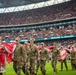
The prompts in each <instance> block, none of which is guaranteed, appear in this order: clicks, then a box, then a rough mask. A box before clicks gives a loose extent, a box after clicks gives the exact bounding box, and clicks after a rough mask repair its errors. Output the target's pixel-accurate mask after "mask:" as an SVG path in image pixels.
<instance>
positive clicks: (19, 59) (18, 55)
mask: <svg viewBox="0 0 76 75" xmlns="http://www.w3.org/2000/svg"><path fill="white" fill-rule="evenodd" d="M26 60H27V54H26V52H25V49H24V47H23V45H21V44H17V45H16V49H15V51H14V59H13V68H14V71H15V72H16V73H17V75H21V72H20V71H21V69H22V67H23V65H24V62H25V61H26Z"/></svg>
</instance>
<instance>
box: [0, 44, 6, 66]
mask: <svg viewBox="0 0 76 75" xmlns="http://www.w3.org/2000/svg"><path fill="white" fill-rule="evenodd" d="M5 58H6V57H5V53H4V45H3V44H0V65H2V66H6V60H5Z"/></svg>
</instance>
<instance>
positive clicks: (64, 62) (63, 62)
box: [61, 59, 68, 70]
mask: <svg viewBox="0 0 76 75" xmlns="http://www.w3.org/2000/svg"><path fill="white" fill-rule="evenodd" d="M63 64H64V65H65V68H66V70H68V66H67V62H66V59H64V60H63V61H62V62H61V70H63Z"/></svg>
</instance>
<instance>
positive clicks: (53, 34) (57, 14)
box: [0, 0, 76, 75]
mask: <svg viewBox="0 0 76 75" xmlns="http://www.w3.org/2000/svg"><path fill="white" fill-rule="evenodd" d="M0 37H2V43H14V42H15V41H16V40H15V38H16V37H19V38H20V43H21V44H24V43H25V42H28V43H30V38H34V39H35V44H36V45H37V46H38V47H39V46H40V45H41V42H44V43H45V45H46V46H48V47H49V46H53V43H54V42H55V43H56V44H57V46H58V47H60V46H65V47H66V48H69V49H71V47H72V46H73V45H74V46H75V51H76V0H0ZM0 44H1V43H0ZM40 49H41V48H40ZM0 50H2V48H1V49H0ZM67 53H68V54H67V57H68V56H69V55H70V53H69V52H68V51H67ZM0 54H1V51H0ZM50 55H51V54H50ZM1 58H2V57H0V59H1ZM2 59H3V58H2ZM66 59H67V65H68V70H67V71H66V68H65V67H64V70H63V71H60V69H61V68H60V66H61V62H58V63H57V69H58V72H57V74H56V75H76V69H75V70H74V71H73V70H72V67H71V63H70V60H69V59H68V58H66ZM75 60H76V59H75ZM0 63H1V60H0ZM0 68H1V64H0ZM5 69H6V71H5V72H3V74H0V75H18V74H16V73H15V72H14V70H13V62H11V63H10V64H9V63H7V62H6V68H5ZM45 69H46V75H54V73H53V68H52V66H51V61H49V62H47V63H46V66H45ZM0 73H1V72H0ZM21 75H25V74H24V73H23V72H22V71H21ZM30 75H34V74H30ZM37 75H45V74H42V73H41V70H40V68H39V70H38V73H37Z"/></svg>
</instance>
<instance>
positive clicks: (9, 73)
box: [4, 62, 76, 75]
mask: <svg viewBox="0 0 76 75" xmlns="http://www.w3.org/2000/svg"><path fill="white" fill-rule="evenodd" d="M68 68H69V70H68V71H66V70H65V67H64V70H63V71H60V63H58V64H57V69H58V73H57V74H56V75H76V70H75V71H72V70H71V64H70V62H68ZM4 75H16V74H15V72H14V70H13V67H12V63H11V64H7V67H6V73H5V74H4ZM21 75H24V74H23V72H22V74H21ZM38 75H42V74H41V71H40V69H39V71H38ZM46 75H54V74H53V71H52V67H51V63H50V62H49V63H48V62H47V63H46Z"/></svg>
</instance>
